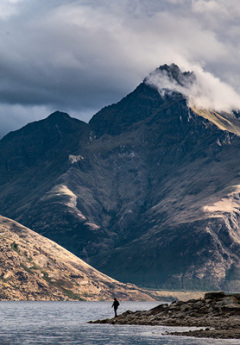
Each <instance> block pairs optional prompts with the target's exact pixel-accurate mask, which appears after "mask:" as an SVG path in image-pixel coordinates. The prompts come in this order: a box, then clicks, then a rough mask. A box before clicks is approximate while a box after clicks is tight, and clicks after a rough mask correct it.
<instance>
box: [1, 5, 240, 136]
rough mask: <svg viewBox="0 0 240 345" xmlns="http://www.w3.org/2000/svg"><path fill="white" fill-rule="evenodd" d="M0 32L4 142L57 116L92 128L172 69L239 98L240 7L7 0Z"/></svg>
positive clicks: (223, 94) (222, 93) (3, 9)
mask: <svg viewBox="0 0 240 345" xmlns="http://www.w3.org/2000/svg"><path fill="white" fill-rule="evenodd" d="M0 35H1V39H0V137H1V136H2V135H4V134H6V133H7V132H9V131H10V130H15V129H17V128H20V127H22V126H23V125H25V124H26V123H28V122H31V121H35V120H39V119H42V118H44V117H46V116H48V115H49V114H50V113H51V112H53V111H55V110H61V111H65V112H67V113H68V114H69V115H71V116H74V117H77V118H79V119H82V120H84V121H88V120H89V119H90V117H91V116H92V115H93V114H94V113H96V112H97V111H98V110H100V109H101V108H102V107H103V106H105V105H108V104H111V103H114V102H117V101H118V100H120V99H121V98H122V97H124V96H125V95H127V94H128V93H129V92H131V91H132V90H133V89H134V88H135V87H136V86H137V85H138V84H139V83H140V82H141V81H142V80H143V78H144V77H145V76H147V75H148V74H149V73H150V72H151V71H153V70H154V69H155V68H156V67H158V66H160V65H162V64H165V63H167V64H171V63H175V64H178V65H179V67H180V68H182V69H183V70H190V71H191V70H194V71H197V72H198V73H199V75H201V76H202V79H201V83H202V84H203V85H204V83H207V84H208V81H209V85H207V87H208V88H209V89H210V88H212V89H214V93H216V90H218V88H219V93H220V95H221V98H226V99H227V98H228V96H229V95H230V94H231V96H232V95H233V94H234V97H235V96H236V97H235V98H236V102H235V103H237V97H238V95H239V94H240V3H239V0H227V1H226V0H1V1H0ZM226 90H227V92H225V91H226ZM228 91H230V93H228ZM210 92H212V90H210ZM239 108H240V102H239Z"/></svg>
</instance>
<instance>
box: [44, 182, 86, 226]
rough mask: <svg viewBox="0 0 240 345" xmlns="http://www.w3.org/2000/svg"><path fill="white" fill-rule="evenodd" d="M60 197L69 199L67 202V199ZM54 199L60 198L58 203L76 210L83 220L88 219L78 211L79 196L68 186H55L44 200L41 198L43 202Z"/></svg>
mask: <svg viewBox="0 0 240 345" xmlns="http://www.w3.org/2000/svg"><path fill="white" fill-rule="evenodd" d="M59 197H67V201H66V200H65V199H60V198H59ZM54 198H58V199H57V200H58V201H57V202H59V203H61V204H64V205H66V206H67V207H70V208H72V209H75V211H76V213H77V215H78V216H79V217H80V218H81V219H83V220H86V217H85V216H84V215H83V214H82V213H81V212H80V211H79V210H78V209H77V196H76V195H75V194H74V193H73V192H72V191H71V190H70V189H69V188H68V187H67V186H66V185H64V184H59V185H57V186H54V187H53V188H52V189H51V190H50V191H49V192H47V194H46V195H45V196H44V197H43V198H41V200H42V201H45V200H48V199H54Z"/></svg>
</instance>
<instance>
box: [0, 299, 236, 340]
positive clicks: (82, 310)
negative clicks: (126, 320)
mask: <svg viewBox="0 0 240 345" xmlns="http://www.w3.org/2000/svg"><path fill="white" fill-rule="evenodd" d="M158 304H159V302H121V305H120V308H119V313H122V312H124V311H126V310H132V311H135V310H149V309H151V308H153V307H155V306H157V305H158ZM112 316H113V309H112V308H111V302H0V345H40V344H48V345H203V344H204V345H228V344H229V345H230V344H232V345H237V344H238V345H239V344H240V341H239V340H214V339H213V340H212V339H194V338H186V337H174V336H169V335H164V332H166V331H167V330H168V331H169V330H172V329H176V328H170V327H161V326H127V325H126V326H125V325H101V324H89V323H87V322H88V321H90V320H96V319H102V318H107V317H112Z"/></svg>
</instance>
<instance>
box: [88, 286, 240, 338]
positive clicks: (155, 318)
mask: <svg viewBox="0 0 240 345" xmlns="http://www.w3.org/2000/svg"><path fill="white" fill-rule="evenodd" d="M94 323H110V324H119V325H122V324H129V325H151V326H157V325H159V326H163V325H164V326H178V327H179V326H183V327H201V329H194V330H189V331H188V332H171V333H169V334H175V335H185V336H195V337H204V338H205V337H206V338H225V339H229V338H238V339H240V295H239V294H225V293H223V292H216V293H206V294H205V295H204V298H201V299H192V300H188V301H185V302H183V301H174V302H172V303H171V304H160V305H159V306H157V307H155V308H153V309H151V310H149V311H136V312H132V311H130V310H128V311H126V312H125V313H123V314H121V315H119V316H117V317H114V318H112V319H105V320H97V321H94Z"/></svg>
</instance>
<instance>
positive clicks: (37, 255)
mask: <svg viewBox="0 0 240 345" xmlns="http://www.w3.org/2000/svg"><path fill="white" fill-rule="evenodd" d="M0 247H1V251H0V262H1V268H0V300H53V301H57V300H87V301H92V300H94V301H96V300H111V299H113V298H114V297H118V298H119V299H121V300H153V298H151V297H150V295H149V294H148V293H144V292H143V291H141V290H140V289H138V288H137V287H136V286H133V285H131V284H128V285H126V284H122V283H120V282H118V281H116V280H114V279H111V278H109V277H108V276H106V275H104V274H102V273H100V272H99V271H97V270H95V269H94V268H92V267H91V266H89V265H88V264H86V263H85V262H83V261H82V260H81V259H79V258H77V257H76V256H75V255H73V254H71V253H70V252H69V251H67V250H66V249H64V248H62V247H60V246H59V245H57V244H56V243H54V242H52V241H50V240H48V239H46V238H44V237H43V236H41V235H39V234H37V233H35V232H33V231H31V230H30V229H27V228H26V227H24V226H22V225H20V224H19V223H17V222H14V221H12V220H10V219H8V218H4V217H0Z"/></svg>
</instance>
